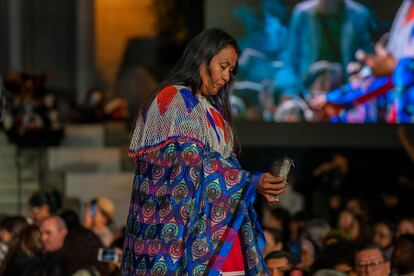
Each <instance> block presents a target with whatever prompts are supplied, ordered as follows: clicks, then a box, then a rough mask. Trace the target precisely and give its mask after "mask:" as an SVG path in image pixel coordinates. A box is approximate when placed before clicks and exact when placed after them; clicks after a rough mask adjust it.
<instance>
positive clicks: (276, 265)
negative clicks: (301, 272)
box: [265, 251, 293, 276]
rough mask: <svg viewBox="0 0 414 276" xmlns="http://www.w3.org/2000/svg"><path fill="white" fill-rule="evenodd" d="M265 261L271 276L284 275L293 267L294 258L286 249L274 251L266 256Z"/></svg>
mask: <svg viewBox="0 0 414 276" xmlns="http://www.w3.org/2000/svg"><path fill="white" fill-rule="evenodd" d="M265 263H266V265H267V269H268V270H269V272H270V275H271V276H282V275H286V274H285V273H287V272H289V271H290V270H292V268H293V260H292V257H291V256H290V254H289V253H287V252H285V251H272V252H270V253H269V254H267V255H266V257H265Z"/></svg>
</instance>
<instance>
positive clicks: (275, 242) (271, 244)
mask: <svg viewBox="0 0 414 276" xmlns="http://www.w3.org/2000/svg"><path fill="white" fill-rule="evenodd" d="M263 234H264V236H265V239H266V247H265V249H264V251H263V256H266V254H267V253H269V252H272V251H280V250H282V249H283V240H282V231H280V230H277V229H274V228H264V229H263Z"/></svg>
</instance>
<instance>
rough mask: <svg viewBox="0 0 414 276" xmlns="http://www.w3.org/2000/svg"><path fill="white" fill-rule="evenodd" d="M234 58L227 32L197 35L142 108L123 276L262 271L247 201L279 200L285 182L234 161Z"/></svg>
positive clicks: (260, 242)
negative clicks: (231, 102)
mask: <svg viewBox="0 0 414 276" xmlns="http://www.w3.org/2000/svg"><path fill="white" fill-rule="evenodd" d="M239 54H240V50H239V48H238V46H237V43H236V41H235V40H234V38H232V37H231V36H230V35H228V34H227V33H225V32H223V31H221V30H218V29H210V30H206V31H204V32H202V33H201V34H199V35H198V36H197V37H195V38H194V39H193V40H192V41H191V42H190V44H189V45H188V46H187V48H186V49H185V51H184V53H183V55H182V56H181V58H180V60H179V61H178V63H177V65H176V66H175V67H174V69H173V70H172V73H171V74H170V76H169V78H168V79H167V80H166V81H165V82H164V83H163V84H162V85H160V87H159V88H158V89H156V90H155V91H154V93H153V94H152V97H151V98H150V99H149V101H148V103H147V104H146V105H144V107H143V108H142V110H141V112H140V115H139V117H138V120H137V124H136V128H135V131H134V135H133V138H132V141H131V147H130V151H129V154H130V156H132V157H134V158H135V160H136V172H135V179H134V185H133V191H132V199H131V205H130V210H129V214H128V222H127V227H126V236H125V242H124V258H123V264H122V270H123V273H124V274H128V275H139V274H147V275H150V274H151V275H152V274H172V273H174V274H176V275H181V274H189V275H202V274H205V275H207V274H211V275H217V274H218V273H219V272H220V271H222V272H227V271H233V272H234V271H239V272H240V271H241V273H240V274H244V273H246V274H257V273H259V271H261V270H263V269H264V261H263V257H262V254H261V250H262V249H263V247H264V237H263V234H262V230H261V227H260V225H259V224H258V222H257V220H256V214H255V211H254V209H253V201H254V199H255V196H256V189H257V191H258V192H260V193H261V194H263V195H264V197H265V198H266V200H267V201H268V202H269V203H274V202H277V201H278V197H277V195H279V194H281V193H282V192H283V189H284V187H285V183H284V182H285V180H286V179H285V178H281V177H274V176H272V175H271V174H269V173H264V174H262V173H249V172H246V171H243V170H242V169H241V168H240V165H239V163H238V161H237V160H236V158H235V156H234V152H235V150H234V149H235V145H237V142H235V141H234V140H233V133H232V125H231V113H230V107H229V93H230V92H229V89H230V85H231V83H232V82H233V80H234V77H235V75H236V71H237V61H238V57H239ZM275 195H276V196H275ZM232 265H233V266H232ZM240 274H238V275H240Z"/></svg>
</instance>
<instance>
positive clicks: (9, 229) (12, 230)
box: [0, 216, 27, 245]
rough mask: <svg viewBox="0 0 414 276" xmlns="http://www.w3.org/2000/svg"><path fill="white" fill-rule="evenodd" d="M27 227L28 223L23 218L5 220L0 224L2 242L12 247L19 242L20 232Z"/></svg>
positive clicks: (15, 217)
mask: <svg viewBox="0 0 414 276" xmlns="http://www.w3.org/2000/svg"><path fill="white" fill-rule="evenodd" d="M26 226H27V221H26V219H25V218H24V217H21V216H12V217H7V218H5V219H4V220H3V221H2V222H1V224H0V241H2V242H3V243H5V244H7V245H10V243H12V242H13V241H14V240H17V238H18V236H19V234H20V232H21V231H22V230H23V229H24V228H25V227H26Z"/></svg>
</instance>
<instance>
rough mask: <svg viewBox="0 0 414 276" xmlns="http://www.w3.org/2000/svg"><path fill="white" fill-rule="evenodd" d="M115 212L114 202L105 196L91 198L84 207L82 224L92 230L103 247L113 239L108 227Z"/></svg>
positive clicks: (107, 245)
mask: <svg viewBox="0 0 414 276" xmlns="http://www.w3.org/2000/svg"><path fill="white" fill-rule="evenodd" d="M114 214H115V204H114V203H113V201H112V200H110V199H109V198H107V197H99V198H97V199H94V200H92V201H91V202H90V203H89V204H88V205H87V206H86V208H85V217H84V225H85V227H86V228H88V229H90V230H92V231H93V232H94V233H95V234H96V235H97V236H98V237H99V238H100V240H101V242H102V244H103V245H104V246H105V247H109V246H110V245H111V244H112V242H113V241H114V235H113V233H112V230H111V229H110V227H109V226H110V225H111V224H112V222H113V216H114Z"/></svg>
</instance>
